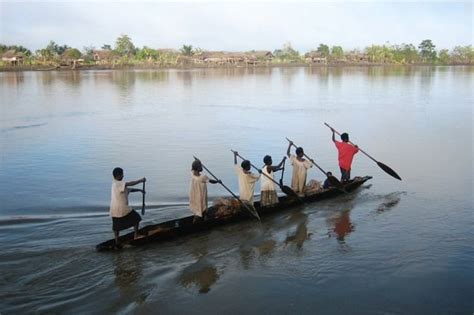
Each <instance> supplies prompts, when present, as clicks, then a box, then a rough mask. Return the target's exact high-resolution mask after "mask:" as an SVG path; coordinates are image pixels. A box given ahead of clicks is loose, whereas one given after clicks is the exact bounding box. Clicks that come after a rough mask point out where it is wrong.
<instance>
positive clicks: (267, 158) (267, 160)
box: [263, 155, 273, 165]
mask: <svg viewBox="0 0 474 315" xmlns="http://www.w3.org/2000/svg"><path fill="white" fill-rule="evenodd" d="M263 163H265V165H272V163H273V161H272V157H271V156H270V155H265V157H264V158H263Z"/></svg>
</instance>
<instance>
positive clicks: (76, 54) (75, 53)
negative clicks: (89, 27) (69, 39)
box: [63, 48, 82, 59]
mask: <svg viewBox="0 0 474 315" xmlns="http://www.w3.org/2000/svg"><path fill="white" fill-rule="evenodd" d="M63 55H64V56H65V57H67V58H69V59H79V58H81V56H82V54H81V52H80V51H79V49H76V48H68V49H66V51H64V54H63Z"/></svg>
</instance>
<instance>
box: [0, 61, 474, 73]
mask: <svg viewBox="0 0 474 315" xmlns="http://www.w3.org/2000/svg"><path fill="white" fill-rule="evenodd" d="M400 66H401V67H413V66H417V67H418V66H427V67H434V66H472V64H469V63H465V64H452V65H440V64H426V63H417V64H387V63H332V64H311V63H269V64H256V65H242V64H228V65H216V64H192V65H189V64H187V65H186V64H182V65H154V64H142V65H81V66H76V67H74V68H73V67H69V66H54V65H53V66H50V65H19V66H0V72H18V71H83V70H127V69H130V70H158V69H209V68H217V69H226V68H295V67H308V68H326V67H400Z"/></svg>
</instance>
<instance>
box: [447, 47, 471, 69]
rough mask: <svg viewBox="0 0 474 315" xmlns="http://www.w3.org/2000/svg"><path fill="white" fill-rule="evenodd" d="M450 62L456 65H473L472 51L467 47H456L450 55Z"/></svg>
mask: <svg viewBox="0 0 474 315" xmlns="http://www.w3.org/2000/svg"><path fill="white" fill-rule="evenodd" d="M451 61H452V62H453V63H457V64H473V63H474V49H473V47H472V46H471V45H469V46H456V47H454V48H453V51H452V53H451Z"/></svg>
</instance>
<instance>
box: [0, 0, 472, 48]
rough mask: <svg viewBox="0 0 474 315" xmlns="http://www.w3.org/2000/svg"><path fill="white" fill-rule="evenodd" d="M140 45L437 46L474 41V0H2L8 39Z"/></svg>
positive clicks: (0, 28) (0, 34)
mask: <svg viewBox="0 0 474 315" xmlns="http://www.w3.org/2000/svg"><path fill="white" fill-rule="evenodd" d="M122 33H124V34H128V35H129V36H130V37H131V38H132V41H133V43H134V44H135V45H136V46H139V47H142V46H144V45H146V46H149V47H152V48H179V47H181V46H182V45H183V44H189V45H193V46H194V47H200V48H203V49H208V50H234V51H235V50H251V49H265V50H274V49H277V48H280V47H282V45H283V44H284V43H285V42H288V41H289V42H291V44H292V46H293V47H294V48H296V49H298V50H300V51H308V50H311V49H314V48H316V47H317V46H318V45H319V43H326V44H328V45H330V46H332V45H341V46H342V47H343V48H344V49H352V48H364V47H366V46H368V45H371V44H385V43H387V42H389V43H390V44H401V43H413V44H415V46H417V45H418V44H419V43H420V42H421V41H422V40H424V39H431V40H433V42H434V44H435V45H436V48H437V49H441V48H453V47H454V46H456V45H470V44H472V42H473V5H472V3H471V1H466V2H454V1H434V2H407V1H403V2H402V1H395V2H394V1H391V2H387V1H373V0H372V1H363V2H362V1H335V2H334V1H333V2H322V1H319V2H285V1H283V2H282V1H279V2H272V1H263V2H258V3H252V2H251V1H243V2H229V1H224V2H222V1H220V2H202V1H201V2H196V1H193V2H191V1H186V0H181V1H179V2H164V1H155V2H151V1H142V2H140V1H137V2H128V1H82V2H79V1H54V2H44V1H11V0H0V43H3V44H8V45H12V44H19V45H23V46H25V47H27V48H30V49H31V50H33V51H34V50H36V49H38V48H43V47H45V46H46V45H47V43H48V42H49V40H54V41H55V42H56V43H58V44H61V45H63V44H67V45H68V46H72V47H76V48H79V49H82V48H83V47H84V46H95V47H97V48H99V47H101V46H102V45H103V44H110V45H112V46H114V43H115V39H116V38H117V37H118V36H119V35H120V34H122Z"/></svg>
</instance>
